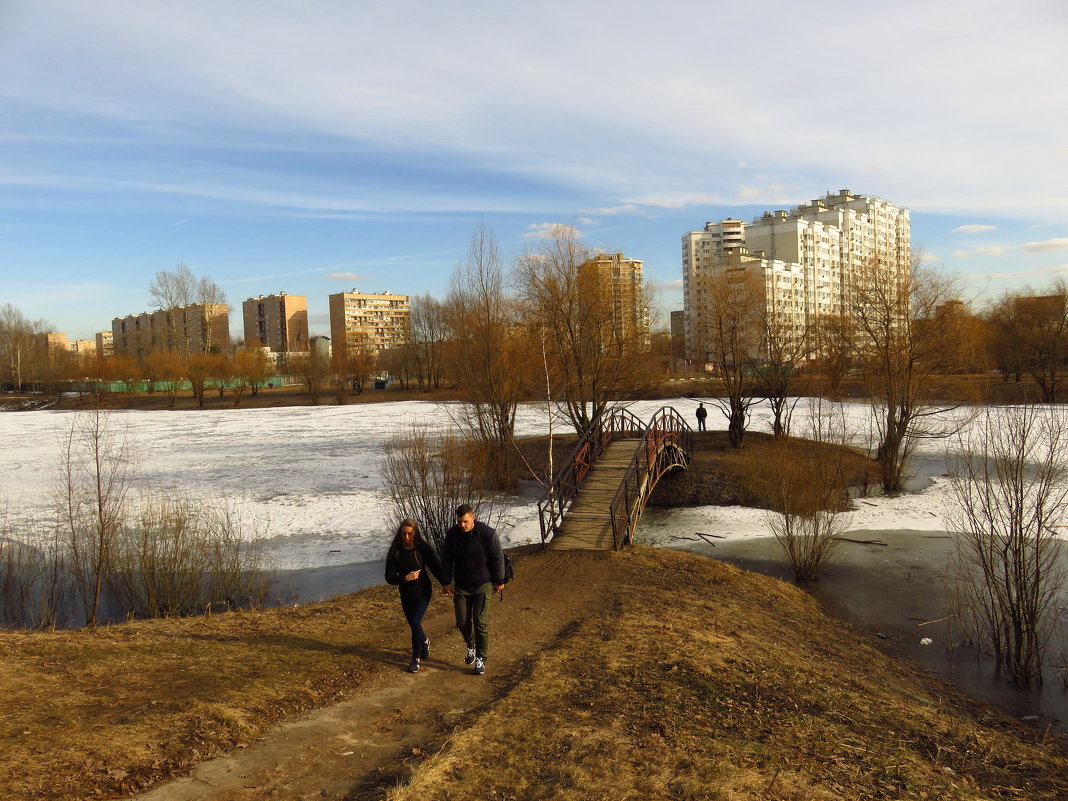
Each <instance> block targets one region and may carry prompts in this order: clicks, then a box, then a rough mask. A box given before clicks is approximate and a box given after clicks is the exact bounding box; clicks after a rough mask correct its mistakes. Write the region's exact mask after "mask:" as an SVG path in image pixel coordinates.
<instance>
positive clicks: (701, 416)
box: [697, 403, 708, 431]
mask: <svg viewBox="0 0 1068 801" xmlns="http://www.w3.org/2000/svg"><path fill="white" fill-rule="evenodd" d="M706 417H708V409H706V408H705V405H704V404H703V403H699V404H697V430H698V431H704V430H705V418H706Z"/></svg>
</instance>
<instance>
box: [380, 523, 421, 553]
mask: <svg viewBox="0 0 1068 801" xmlns="http://www.w3.org/2000/svg"><path fill="white" fill-rule="evenodd" d="M409 526H411V527H412V531H414V532H415V536H414V537H413V538H412V544H413V545H414V546H415V547H416V548H419V547H421V546H423V545H426V540H424V539H423V532H422V531H421V530H420V528H419V524H418V523H416V522H415V521H414V520H402V521H400V524H399V525H398V526H397V533H396V534H394V535H393V542H391V543H390V544H389V550H388V551H386V558H387V559H390V558H392V557H393V556H396V554H397V551H399V550H400V549H401V548H402V547H403V546H402V545H401V532H402V531H404V529H406V528H408V527H409Z"/></svg>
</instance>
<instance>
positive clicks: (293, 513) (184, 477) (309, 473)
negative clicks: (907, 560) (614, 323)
mask: <svg viewBox="0 0 1068 801" xmlns="http://www.w3.org/2000/svg"><path fill="white" fill-rule="evenodd" d="M666 403H670V404H671V405H674V406H675V407H676V408H677V409H679V410H680V411H681V412H682V413H683V414H684V415H685V416H686V417H687V418H689V419H693V410H694V409H695V408H696V404H695V403H694V402H693V401H690V400H687V399H675V400H673V401H641V402H637V403H635V404H633V406H632V407H631V409H632V410H633V411H634V412H635V413H636V414H637V415H638V416H639V417H642V418H643V419H648V417H649V416H650V415H651V414H652V413H653V412H654V411H656V409H658V408H660V407H661V406H662V405H665V404H666ZM453 408H454V407H453V405H452V404H447V403H445V404H439V403H429V402H420V401H409V402H389V403H377V404H359V405H351V406H315V407H287V408H272V409H235V410H226V411H204V410H200V411H153V412H144V411H134V412H130V411H114V412H112V413H111V425H112V427H113V428H114V429H115V430H117V431H119V432H122V433H124V434H125V435H126V436H127V437H128V441H129V445H130V449H131V452H132V453H133V455H134V456H135V458H136V466H135V468H134V471H133V475H134V476H135V477H136V480H137V481H138V482H139V483H141V484H144V485H154V486H161V487H168V488H178V489H180V490H182V491H184V492H187V493H190V494H192V495H194V496H196V497H201V498H204V499H205V500H209V501H219V500H225V501H226V502H227V503H228V504H230V505H231V506H232V507H233V508H234V509H236V510H237V511H238V512H239V513H240V515H241V516H242V518H243V519H244V520H245V521H246V522H247V523H249V524H251V525H252V526H254V527H256V528H258V529H260V530H262V531H265V532H266V535H267V537H268V546H269V550H270V553H271V556H272V558H273V560H274V562H275V564H277V565H278V566H279V567H280V568H283V569H294V568H310V567H326V566H331V565H341V564H350V563H354V562H366V561H371V560H375V559H378V558H380V557H381V555H382V552H383V550H384V548H385V543H386V541H387V540H388V537H389V532H390V529H391V528H392V526H393V525H394V521H393V520H392V519H390V515H389V511H388V506H389V504H388V498H387V495H386V492H385V488H384V485H383V479H382V461H383V450H384V448H385V446H386V445H387V443H388V442H389V440H390V439H391V438H392V437H394V436H395V435H397V434H399V433H400V432H402V431H404V430H406V429H407V428H408V427H409V426H410V425H411V424H412V423H419V424H424V425H429V426H441V427H452V425H453V424H452V419H451V417H450V411H451V410H452V409H453ZM844 409H845V410H846V413H847V414H848V416H849V417H850V418H852V419H854V422H855V424H856V425H858V426H860V425H864V424H866V417H867V414H868V409H867V407H866V406H863V405H859V404H847V405H846V406H845V407H844ZM806 413H807V412H806V409H805V408H804V407H800V408H799V410H798V415H799V417H800V418H803V417H804V415H805V414H806ZM76 414H77V413H76V412H53V411H38V412H8V413H4V414H0V508H6V509H7V512H8V514H9V516H10V517H12V518H14V519H16V520H18V519H35V520H38V521H43V520H45V519H47V518H48V516H49V509H50V501H49V496H50V493H51V491H52V482H53V476H54V475H55V473H56V470H57V465H58V461H59V443H60V440H61V439H62V437H63V435H64V433H65V432H67V431H68V430H69V427H70V425H71V422H72V420H73V418H74V416H75V415H76ZM709 422H710V423H711V424H712V426H713V427H717V419H716V414H715V412H713V413H712V415H710V418H709ZM516 427H517V434H518V435H519V436H525V435H531V434H544V433H547V431H548V418H547V414H546V410H545V407H544V406H543V405H533V404H531V405H527V406H524V407H522V408H521V409H520V412H519V414H518V417H517V426H516ZM751 428H752V429H753V430H765V431H767V430H770V414H769V413H768V411H767V409H766V408H764V407H758V408H756V409H755V410H754V415H753V422H752V425H751ZM565 430H567V427H566V426H565V425H563V424H560V423H557V427H556V431H557V432H562V431H565ZM942 447H943V446H942V445H941V444H931V445H930V446H929V447H928V448H927V452H928V453H929V455H933V456H934V457H936V458H937V457H940V456H941V449H942ZM948 500H949V496H948V488H947V486H946V485H945V482H944V480H943V479H940V478H938V477H937V476H936V477H935V478H934V479H933V483H931V484H930V485H929V486H927V487H926V488H925V489H923V490H922V491H920V492H918V493H914V494H910V495H908V496H904V497H899V498H871V499H864V500H863V501H862V502H861V503H859V504H858V505H857V510H856V511H855V512H854V513H853V514H852V516H851V523H850V525H851V527H853V528H856V529H900V528H905V529H913V530H916V529H919V530H938V529H941V528H943V527H944V521H943V511H944V509H945V508H946V503H947V501H948ZM535 503H536V498H534V497H515V498H513V499H511V501H510V502H509V503H508V505H507V507H508V508H507V510H506V513H505V518H504V521H503V524H502V525H501V535H502V538H503V539H504V540H505V541H506V542H507V543H509V544H512V545H521V544H526V543H531V542H537V541H539V539H540V535H539V532H538V521H537V514H536V508H535ZM643 528H645V529H647V530H645V531H643V532H642V536H643V539H645V540H646V541H650V542H658V541H660V540H661V539H663V538H664V537H668V538H670V537H671V536H672V534H673V530H674V529H679V530H689V531H716V532H718V533H721V534H722V535H724V536H726V537H728V538H732V539H733V538H739V537H755V536H768V535H769V533H770V531H769V529H768V527H767V524H766V521H765V515H764V513H763V512H761V511H758V510H754V509H747V508H743V507H702V508H696V509H680V510H676V511H675V512H672V513H670V514H668V515H664V516H660V517H659V518H658V520H657V522H656V523H655V524H652V523H651V524H650V525H649V526H644V527H643Z"/></svg>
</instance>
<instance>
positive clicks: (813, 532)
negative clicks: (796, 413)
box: [758, 399, 849, 581]
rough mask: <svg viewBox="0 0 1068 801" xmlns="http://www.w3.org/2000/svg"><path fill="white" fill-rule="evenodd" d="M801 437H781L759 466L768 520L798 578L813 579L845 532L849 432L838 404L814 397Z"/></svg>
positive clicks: (847, 500)
mask: <svg viewBox="0 0 1068 801" xmlns="http://www.w3.org/2000/svg"><path fill="white" fill-rule="evenodd" d="M804 428H805V430H804V432H803V436H804V437H805V439H803V440H800V439H792V438H791V439H783V440H781V441H780V443H779V445H778V446H777V448H776V450H775V451H774V453H773V456H772V458H771V459H770V460H769V463H768V464H766V465H762V466H761V472H760V476H759V478H758V481H760V482H761V483H763V484H764V486H765V491H764V495H765V497H767V498H768V499H769V502H770V505H771V512H770V513H769V518H768V522H769V525H770V526H771V530H772V533H773V534H774V535H775V539H776V540H777V541H778V542H779V544H780V545H781V546H782V548H783V550H784V551H785V552H786V556H787V558H788V559H789V560H790V565H791V567H793V570H794V575H795V576H796V578H797V579H798V581H814V580H815V579H816V578H817V577H818V575H819V571H820V570H821V568H823V567H824V566H825V565H826V564H827V562H828V561H829V560H830V559H831V558H832V557H833V555H834V552H835V550H837V547H838V544H839V536H840V535H841V533H842V532H843V531H844V530H845V528H846V524H847V520H848V518H847V515H846V514H844V512H845V511H846V509H847V508H848V506H849V496H848V489H849V475H848V471H847V469H846V462H845V454H846V447H845V443H846V442H847V441H848V439H849V438H848V435H847V432H846V426H845V417H844V415H843V414H842V410H841V408H840V407H838V406H835V405H833V404H830V403H828V402H827V401H824V400H822V399H813V400H812V401H811V408H810V410H809V415H808V417H807V421H806V425H805V427H804Z"/></svg>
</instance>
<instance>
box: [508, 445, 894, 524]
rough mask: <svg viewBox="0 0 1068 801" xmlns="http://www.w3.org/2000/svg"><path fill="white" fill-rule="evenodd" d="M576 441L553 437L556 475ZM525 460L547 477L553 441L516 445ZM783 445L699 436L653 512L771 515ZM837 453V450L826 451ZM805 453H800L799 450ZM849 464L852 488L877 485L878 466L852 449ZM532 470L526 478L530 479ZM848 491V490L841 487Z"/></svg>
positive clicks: (846, 453)
mask: <svg viewBox="0 0 1068 801" xmlns="http://www.w3.org/2000/svg"><path fill="white" fill-rule="evenodd" d="M577 439H578V438H577V437H576V436H575V435H574V434H560V435H556V436H554V437H553V448H554V456H553V459H554V465H555V469H557V470H559V469H560V467H561V466H562V465H563V464H565V463H566V461H567V459H569V458H570V457H571V452H572V450H573V449H574V447H575V443H576V441H577ZM517 446H518V447H519V449H520V451H521V453H522V455H523V459H522V461H523V463H524V464H525V465H529V466H530V468H533V469H534V470H535V471H537V473H538V474H539V475H542V476H544V475H546V474H547V472H548V469H549V463H548V458H547V454H548V437H524V438H523V439H521V440H518V441H517ZM813 446H814V443H812V442H811V441H808V440H801V439H793V440H791V441H790V446H789V447H791V448H794V449H795V450H794V451H793V452H792V453H793V454H795V455H796V454H797V453H802V454H803V453H805V452H806V450H807V449H809V448H812V447H813ZM784 447H785V446H784V443H783V442H782V441H781V440H776V439H775V438H774V437H773V436H772V435H771V434H767V433H764V432H762V431H749V432H747V433H746V435H745V447H744V448H741V449H738V448H732V447H731V446H730V443H729V442H728V440H727V432H726V431H702V432H695V433H694V452H693V454H692V461H691V462H690V465H689V466H688V467H687V469H686V470H677V471H674V472H672V473H669V474H668V475H666V476H664V478H662V479H661V480H660V482H659V483H658V484H657V485H656V488H655V489H654V490H653V494H652V495H651V497H650V498H649V505H650V506H662V507H677V506H729V505H740V506H753V507H757V508H761V509H766V508H768V506H769V500H768V498H767V497H766V493H767V489H768V486H767V482H766V481H762V480H761V475H762V473H763V472H766V468H767V465H768V464H771V463H773V462H774V461H775V460H776V459H778V458H781V456H780V455H779V454H780V451H781V449H782V448H784ZM825 447H837V446H825ZM796 449H800V450H796ZM840 451H841V454H842V459H843V461H844V462H845V467H846V469H845V471H844V474H845V478H846V480H847V483H849V484H851V485H853V486H865V485H870V484H873V483H874V476H875V474H874V465H873V462H872V461H871V460H870V459H868V458H866V457H865V456H863V455H862V454H860V453H858V452H857V451H855V450H854V449H852V448H840ZM529 475H530V473H529V469H528V470H527V472H526V473H525V474H524V477H529ZM842 490H843V491H845V487H844V486H843V487H842Z"/></svg>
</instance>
